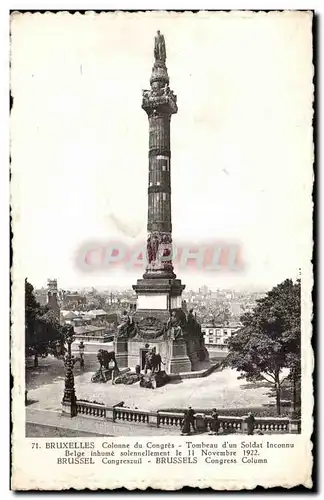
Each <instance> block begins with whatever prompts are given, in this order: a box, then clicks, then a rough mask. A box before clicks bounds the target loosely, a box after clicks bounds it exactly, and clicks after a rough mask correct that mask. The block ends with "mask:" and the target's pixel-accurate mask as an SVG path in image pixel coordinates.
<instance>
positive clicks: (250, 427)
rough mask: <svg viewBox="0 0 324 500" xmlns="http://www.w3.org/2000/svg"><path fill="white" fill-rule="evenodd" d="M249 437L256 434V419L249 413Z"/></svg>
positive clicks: (247, 421)
mask: <svg viewBox="0 0 324 500" xmlns="http://www.w3.org/2000/svg"><path fill="white" fill-rule="evenodd" d="M246 423H247V431H248V436H252V435H253V432H254V425H255V418H254V416H253V414H252V413H251V412H249V413H248V416H247V418H246Z"/></svg>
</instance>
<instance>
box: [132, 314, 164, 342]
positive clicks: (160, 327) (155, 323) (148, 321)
mask: <svg viewBox="0 0 324 500" xmlns="http://www.w3.org/2000/svg"><path fill="white" fill-rule="evenodd" d="M165 331H166V325H165V324H164V323H163V321H161V320H160V319H158V318H156V317H154V316H148V317H146V318H143V319H141V320H140V321H139V322H138V323H137V335H138V336H139V337H140V338H142V339H143V340H149V339H156V338H158V337H161V335H163V334H164V333H165Z"/></svg>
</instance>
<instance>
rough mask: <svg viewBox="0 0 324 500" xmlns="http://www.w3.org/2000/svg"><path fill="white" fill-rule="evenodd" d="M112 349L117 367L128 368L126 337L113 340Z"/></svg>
mask: <svg viewBox="0 0 324 500" xmlns="http://www.w3.org/2000/svg"><path fill="white" fill-rule="evenodd" d="M114 351H115V358H116V362H117V366H118V368H119V369H120V368H128V346H127V339H126V340H114Z"/></svg>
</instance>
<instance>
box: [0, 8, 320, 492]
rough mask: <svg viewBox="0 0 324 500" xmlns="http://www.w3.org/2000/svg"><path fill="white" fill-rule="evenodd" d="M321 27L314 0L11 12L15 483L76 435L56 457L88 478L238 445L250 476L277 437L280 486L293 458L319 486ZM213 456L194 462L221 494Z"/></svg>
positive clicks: (239, 460) (239, 461) (242, 468)
mask: <svg viewBox="0 0 324 500" xmlns="http://www.w3.org/2000/svg"><path fill="white" fill-rule="evenodd" d="M312 23H313V15H312V13H311V12H307V11H300V12H298V11H282V12H269V13H265V12H252V11H251V12H249V11H228V12H208V11H202V12H198V13H191V12H183V13H171V12H162V11H155V12H137V13H126V12H116V13H114V12H107V13H100V14H97V13H95V12H85V13H74V14H70V13H67V12H66V13H63V12H61V13H60V12H59V13H50V12H46V13H42V14H41V13H19V12H14V13H12V15H11V28H10V29H11V75H10V85H11V94H12V98H13V105H12V109H11V118H10V129H11V213H12V231H13V249H14V258H13V269H12V280H13V288H12V296H13V299H12V370H13V372H14V373H15V385H14V389H13V396H12V397H13V406H12V408H13V419H14V421H15V418H19V426H18V427H17V429H18V430H16V431H15V432H16V433H17V434H16V435H15V434H14V436H13V443H14V444H13V446H14V454H13V464H14V466H15V460H16V461H17V464H18V462H19V463H20V465H19V466H17V467H18V470H19V471H20V475H19V474H18V473H16V475H15V481H14V483H15V484H17V485H18V486H19V484H27V485H28V484H29V483H28V479H29V478H30V477H31V476H28V474H29V473H27V469H28V470H30V469H29V468H28V467H29V466H28V465H25V466H26V467H27V469H26V476H25V475H24V474H25V473H24V470H25V469H23V466H22V459H20V458H18V455H19V454H20V452H21V449H22V448H24V453H23V456H24V457H25V459H26V457H27V456H28V457H31V456H32V455H30V454H31V453H32V452H35V453H37V451H38V452H39V453H38V456H39V460H42V459H41V456H45V453H46V456H49V455H50V456H52V457H53V458H51V460H52V459H54V452H56V453H58V449H59V448H64V447H67V446H65V445H64V443H66V442H67V443H71V442H73V440H71V439H70V438H74V440H75V439H79V438H80V439H81V441H80V443H81V444H80V446H76V447H74V446H70V448H71V447H72V448H81V449H83V448H85V449H86V451H85V452H82V453H83V454H78V453H79V452H76V451H73V452H72V451H70V452H68V451H66V452H65V453H63V452H62V453H61V455H58V454H57V457H56V456H55V467H56V465H59V466H64V465H66V466H67V467H68V468H69V467H70V466H71V467H72V466H74V468H73V469H71V470H73V471H74V472H73V474H76V475H77V476H80V475H82V474H83V472H81V470H80V469H78V467H79V465H80V466H81V465H86V464H89V474H93V467H91V464H93V465H94V464H95V463H96V460H100V462H101V464H104V465H110V466H112V467H113V466H117V465H119V468H118V474H119V475H122V468H121V467H122V465H121V464H122V462H118V460H119V459H117V458H116V455H115V456H114V452H113V451H111V450H112V449H114V448H118V449H119V452H120V453H121V455H123V454H125V455H126V452H125V451H124V452H123V451H120V449H121V450H123V449H124V448H125V449H126V448H127V449H128V450H130V449H132V450H133V451H128V452H127V453H128V455H127V456H128V457H129V456H131V457H132V459H131V461H130V462H127V463H130V464H132V465H130V467H133V468H134V471H135V469H136V471H137V468H136V467H135V465H142V466H144V468H145V460H146V458H145V459H144V457H149V458H150V459H148V464H150V463H151V461H152V463H153V462H154V464H155V465H158V466H163V465H165V466H167V465H170V464H180V463H181V464H187V465H186V466H184V465H181V466H179V467H187V468H188V469H186V473H185V474H184V473H183V476H181V475H180V477H182V479H180V480H181V481H182V485H190V484H191V483H190V480H189V479H188V480H186V479H184V476H185V475H187V476H190V474H192V468H190V465H191V464H195V463H196V464H197V463H200V462H199V460H204V465H202V466H201V467H202V470H203V471H204V467H207V466H209V465H210V464H214V465H213V467H214V466H215V464H222V463H225V464H227V465H226V467H229V468H230V465H229V464H230V462H231V460H232V463H233V464H236V465H235V467H236V469H235V471H236V470H239V472H238V473H237V478H238V481H241V483H240V484H241V485H243V486H242V487H244V484H245V483H244V479H243V478H244V476H249V475H250V476H251V477H252V476H253V474H255V473H256V471H257V470H258V469H255V472H254V473H253V469H250V468H249V469H246V467H252V466H254V465H255V466H256V467H259V466H260V468H262V466H263V469H262V471H264V470H265V466H266V464H268V465H267V467H270V465H269V464H270V458H269V457H268V456H267V455H266V454H265V451H264V450H266V451H268V452H269V453H273V454H274V453H275V452H276V453H279V452H280V453H287V455H280V456H281V458H280V460H279V461H278V459H277V465H276V464H275V462H276V459H275V458H274V459H272V461H273V463H272V462H271V467H272V466H273V467H275V469H276V473H274V475H273V480H274V483H275V484H277V483H276V481H279V484H280V481H281V479H280V477H281V475H282V474H283V475H284V474H285V471H284V470H281V471H280V467H281V468H282V469H285V467H287V471H286V476H287V478H288V479H287V481H288V484H292V485H293V484H294V480H293V474H294V467H295V472H296V473H297V470H296V463H300V461H304V463H305V464H306V465H305V468H304V470H303V472H301V475H302V476H303V474H304V476H305V478H304V479H301V477H300V476H298V480H297V481H298V484H299V483H303V481H304V482H305V483H307V484H309V481H310V479H309V477H310V473H311V472H310V471H311V464H312V458H311V442H310V436H311V433H312V429H313V424H312V412H313V387H312V371H313V353H312V349H311V336H312V325H311V318H312V300H311V292H312V286H313V274H312V263H311V258H312V211H313V206H312V189H313V148H314V146H313V129H312V119H313V92H314V89H313V72H314V68H313V61H312V57H313V56H312V51H313V48H312ZM96 438H102V439H104V441H103V443H102V446H101V445H100V447H99V445H98V446H97V444H91V443H97V442H99V441H100V440H96ZM119 438H123V439H122V440H121V441H120V440H119ZM129 438H130V439H131V438H134V440H133V441H131V442H132V443H137V444H133V445H131V446H132V448H129V446H130V445H129V444H128V445H126V444H122V443H127V442H128V441H127V439H129ZM110 439H112V441H110ZM173 439H176V441H175V442H176V443H179V444H176V445H174V446H176V447H177V451H175V452H174V453H175V456H173V454H172V453H173V452H172V451H163V450H166V449H168V446H167V445H166V444H165V443H166V442H168V443H169V444H170V443H173V441H172V440H173ZM242 439H243V441H242ZM83 440H85V441H83ZM136 440H137V441H136ZM142 440H144V441H143V442H145V443H146V444H144V445H140V444H139V443H141V442H142ZM231 440H232V441H231ZM294 440H296V443H299V445H298V446H300V448H298V450H300V453H301V455H298V453H297V451H296V448H295V449H293V448H294V447H296V446H297V444H294V443H295V441H294ZM83 442H84V446H83V445H82V443H83ZM100 442H101V441H100ZM232 442H233V443H234V444H231V443H232ZM20 443H25V444H24V445H22V444H20ZM28 443H29V444H28ZM59 443H61V444H59ZM104 443H106V445H105V444H104ZM118 443H121V444H118ZM159 443H162V444H159ZM163 443H164V444H163ZM188 443H194V444H188ZM220 443H223V444H222V445H221V444H220ZM224 443H225V444H224ZM226 443H229V444H226ZM239 443H241V444H239ZM242 443H243V444H242ZM244 443H245V444H244ZM253 443H254V444H253ZM221 446H222V448H224V449H225V448H226V450H225V451H224V450H223V451H218V452H217V453H218V455H217V453H216V452H215V451H210V450H213V449H215V448H217V447H218V449H220V448H221ZM20 447H21V449H20ZM27 447H28V450H27ZM142 448H143V449H142ZM169 448H173V445H172V446H171V444H170V446H169ZM231 448H233V450H234V449H235V450H236V451H233V450H231ZM261 448H262V450H261V451H257V450H258V449H261ZM278 448H280V450H278ZM136 449H137V451H136ZM180 449H183V450H186V452H185V451H182V452H181V451H178V450H180ZM246 449H252V450H254V451H253V452H252V451H249V452H248V451H247V450H246ZM281 449H283V450H281ZM40 450H42V452H40ZM55 450H56V451H55ZM144 450H145V453H144ZM161 450H162V451H161ZM206 450H207V451H206ZM238 450H240V453H242V457H241V456H239V457H237V455H238V454H239V451H238ZM289 452H290V455H288V453H289ZM40 453H42V455H41V454H40ZM181 453H182V456H180V455H181ZM186 453H187V455H186V460H185V461H184V456H185V454H186ZM198 454H199V458H197V457H198ZM215 454H216V455H217V457H218V458H216V459H215ZM293 454H295V457H294V458H293V459H292V458H291V457H292V455H293ZM222 456H231V457H236V458H233V459H232V458H231V460H229V459H226V460H225V462H223V461H222V460H223V458H219V457H222ZM271 456H272V455H271ZM278 456H279V455H278ZM177 457H178V458H177ZM283 457H287V458H283ZM288 457H289V458H288ZM301 457H304V458H301ZM180 459H181V460H180ZM29 460H33V459H32V458H30V459H29ZM37 460H38V459H37ZM46 460H49V459H47V458H46ZM298 460H299V462H298ZM290 461H291V463H289V462H290ZM27 462H28V459H27ZM38 463H40V462H38ZM47 463H48V466H49V468H50V465H49V464H50V463H51V462H50V461H48V462H47ZM53 463H54V462H53ZM278 464H279V465H280V467H279V466H278ZM95 467H96V466H95ZM177 467H178V465H177V466H176V468H177ZM213 467H212V468H211V469H208V470H207V469H206V472H203V473H202V474H203V475H205V476H206V479H205V481H206V484H207V486H210V487H214V488H215V489H217V488H216V487H215V486H213V485H212V482H211V480H210V479H209V478H210V477H211V476H213V475H215V472H213V470H215V469H214V468H213ZM223 467H224V471H225V466H223ZM278 467H279V468H278ZM45 468H47V467H45V465H44V469H45ZM56 468H57V467H56ZM58 469H59V471H62V470H63V468H60V467H59V468H58ZM189 469H190V470H189ZM221 469H222V468H221ZM67 470H70V469H67ZM82 470H85V469H82ZM127 470H128V469H127ZM181 470H184V469H181ZM226 470H227V469H226ZM247 470H248V471H249V472H246V471H247ZM77 471H79V472H77ZM222 471H223V469H222ZM97 472H98V474H99V469H98V471H97ZM160 472H161V469H160ZM51 473H52V474H53V481H54V476H55V477H57V476H56V474H58V473H59V472H57V473H56V472H55V474H54V472H51V471H46V474H45V476H46V477H47V479H48V478H49V477H50V474H51ZM197 473H198V471H197ZM30 474H31V473H30ZM32 474H33V475H34V476H33V477H34V479H33V481H34V482H33V483H32V484H34V485H36V486H37V487H40V489H44V488H45V486H42V484H43V485H46V484H45V480H46V477H45V476H43V477H42V478H39V482H37V481H38V479H36V477H38V476H37V474H36V471H34V472H33V473H32ZM71 474H72V473H71ZM133 474H135V476H134V477H137V476H136V474H139V473H138V472H136V473H135V472H133ZM152 474H153V472H152ZM195 474H196V473H194V475H195ZM229 474H230V477H232V478H235V477H236V472H234V469H232V472H231V471H230V470H229ZM258 474H259V473H258V472H257V475H258ZM266 474H268V472H267V473H266ZM101 475H102V472H101ZM139 475H140V476H142V475H144V477H145V474H144V472H141V473H140V474H139ZM297 475H298V474H297ZM153 476H154V474H153ZM153 476H152V477H153ZM261 476H262V473H261ZM261 476H260V477H261ZM304 476H303V477H304ZM71 477H72V476H71ZM73 477H74V476H73ZM98 477H99V476H98ZM101 477H102V476H101ZM138 477H139V476H138ZM197 477H199V476H197ZM262 477H263V476H262ZM264 477H265V479H264V480H262V481H263V482H260V483H259V484H261V485H267V484H270V483H271V481H270V479H269V478H270V476H269V477H268V476H264ZM277 478H279V479H277ZM289 478H290V479H289ZM75 480H76V479H75ZM193 480H194V479H192V481H193ZM42 481H43V483H42ZM67 481H70V480H67ZM71 481H72V482H71V483H68V484H69V487H74V483H73V480H72V479H71ZM80 481H81V483H82V480H81V478H80ZM119 481H121V482H119V483H118V484H119V485H126V482H125V481H126V479H122V478H121V477H120V478H119ZM123 481H124V482H123ZM186 481H188V482H186ZM215 481H216V480H215ZM233 481H234V479H233ZM269 481H270V483H269ZM81 483H80V484H81ZM48 484H51V485H52V487H53V482H51V481H49V483H48ZM57 484H59V483H57ZM82 484H83V485H84V483H82ZM100 484H101V483H100ZM100 484H99V479H98V482H97V483H96V487H100ZM127 484H128V483H127ZM134 484H135V483H134ZM147 484H148V485H151V483H147ZM174 484H175V483H174ZM179 484H180V483H179ZM194 485H196V483H194ZM80 487H81V486H80ZM83 487H86V486H83ZM108 487H110V486H108ZM115 487H117V486H115ZM126 487H127V485H126ZM25 488H26V489H28V488H29V487H28V486H26V487H25ZM57 488H59V486H57ZM60 488H64V486H62V485H61V486H60ZM222 488H223V486H222V487H221V488H220V489H222ZM224 488H225V487H224ZM17 489H19V487H18V488H17ZM23 489H24V488H23ZM54 489H56V486H54ZM162 489H164V488H162ZM167 489H172V488H171V487H170V488H167ZM225 489H226V488H225ZM230 489H231V488H230ZM233 489H237V488H233Z"/></svg>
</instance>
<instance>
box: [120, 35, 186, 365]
mask: <svg viewBox="0 0 324 500" xmlns="http://www.w3.org/2000/svg"><path fill="white" fill-rule="evenodd" d="M165 61H166V48H165V41H164V37H163V35H162V34H161V33H160V32H159V31H158V32H157V35H156V37H155V46H154V64H153V68H152V74H151V79H150V89H149V90H144V91H143V101H142V108H143V109H144V111H145V112H146V113H147V116H148V125H149V151H148V159H149V161H148V164H149V165H148V166H149V172H148V214H147V267H146V271H145V273H144V275H143V279H139V280H137V284H136V285H133V289H134V290H135V291H136V294H137V306H136V313H135V315H134V321H135V323H136V337H134V338H133V339H132V340H130V341H129V342H133V343H134V342H137V343H138V349H137V352H139V353H140V352H142V350H143V348H144V347H145V346H146V345H150V344H151V342H152V341H154V347H155V349H156V354H160V356H161V358H162V361H163V363H164V365H165V369H166V370H167V371H168V372H169V373H179V372H180V371H190V369H191V363H190V360H189V358H188V356H187V353H186V344H185V342H184V341H183V340H180V341H179V342H178V341H175V340H173V339H172V338H171V330H172V329H171V311H172V310H176V309H178V310H180V309H181V306H182V300H181V294H182V291H183V290H184V288H185V286H184V285H182V284H181V280H180V279H177V277H176V275H175V273H174V270H173V264H172V221H171V144H170V123H171V116H172V115H173V114H175V113H177V112H178V107H177V97H176V96H175V95H174V93H173V92H172V90H171V89H170V86H169V83H170V82H169V76H168V70H167V67H166V64H165ZM132 349H133V346H132ZM141 349H142V350H141Z"/></svg>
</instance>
